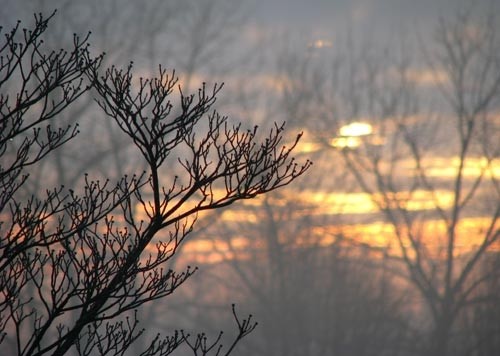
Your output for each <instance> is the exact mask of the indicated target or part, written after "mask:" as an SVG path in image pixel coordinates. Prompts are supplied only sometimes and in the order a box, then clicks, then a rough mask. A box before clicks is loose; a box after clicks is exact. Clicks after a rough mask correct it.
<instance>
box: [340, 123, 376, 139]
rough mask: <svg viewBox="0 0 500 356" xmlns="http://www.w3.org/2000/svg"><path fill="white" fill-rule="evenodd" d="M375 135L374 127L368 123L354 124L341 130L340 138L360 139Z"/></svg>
mask: <svg viewBox="0 0 500 356" xmlns="http://www.w3.org/2000/svg"><path fill="white" fill-rule="evenodd" d="M372 133H373V127H372V125H370V124H368V123H366V122H352V123H350V124H347V125H344V126H342V127H341V128H340V130H339V134H340V136H346V137H359V136H366V135H370V134H372Z"/></svg>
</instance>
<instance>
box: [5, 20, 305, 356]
mask: <svg viewBox="0 0 500 356" xmlns="http://www.w3.org/2000/svg"><path fill="white" fill-rule="evenodd" d="M52 16H53V15H51V16H49V17H47V18H44V17H43V16H42V15H36V16H35V24H34V26H33V28H32V29H29V30H28V29H21V27H20V24H18V25H17V26H16V27H15V28H13V29H12V30H11V31H10V32H7V33H4V38H5V40H4V42H3V43H2V44H1V46H0V156H1V161H0V162H1V163H0V188H1V189H0V216H1V218H0V332H1V334H0V345H1V348H2V349H4V350H9V352H10V354H18V355H49V354H50V355H64V354H67V353H68V352H72V353H76V354H78V355H96V354H97V355H122V354H124V353H125V352H126V351H127V350H128V349H129V347H130V346H131V345H132V344H133V343H134V341H136V340H137V338H138V337H140V336H141V334H142V333H143V330H142V329H140V328H139V327H138V320H137V315H138V312H137V311H138V308H140V307H141V305H143V304H145V303H148V302H150V301H153V300H156V299H160V298H165V297H168V296H169V295H171V294H172V293H174V292H175V290H176V289H177V288H178V287H180V286H181V285H182V284H183V283H184V282H185V281H186V280H187V279H188V278H189V277H190V276H191V275H192V274H193V273H195V271H196V268H192V267H187V268H186V269H185V270H183V271H180V272H179V271H173V270H171V269H169V268H168V267H166V266H167V262H168V261H169V260H170V259H171V258H172V257H173V256H174V255H175V254H176V253H177V252H178V247H179V246H180V245H181V244H182V242H183V241H184V240H185V239H186V237H187V236H188V235H189V233H190V232H191V231H192V229H193V226H194V224H195V222H196V219H197V216H198V214H200V213H202V212H203V211H205V210H211V209H217V208H221V207H224V206H227V205H230V204H232V203H233V202H236V201H238V200H241V199H251V198H254V197H256V196H258V195H260V194H264V193H267V192H269V191H272V190H275V189H277V188H279V187H282V186H284V185H287V184H289V183H290V182H291V181H293V180H294V179H295V178H297V177H298V176H300V175H301V174H303V173H304V172H305V171H306V170H307V169H308V167H309V166H310V162H309V161H306V162H305V163H304V164H297V163H296V162H295V161H294V159H293V158H292V157H291V152H292V150H293V148H294V147H295V144H296V143H297V141H298V140H299V138H300V135H299V136H298V137H297V138H296V140H295V141H294V142H292V144H291V145H290V147H285V146H283V142H282V141H283V130H284V125H276V126H275V127H274V129H273V130H271V131H270V132H269V133H268V134H267V136H266V138H265V139H264V140H263V141H262V142H260V141H259V140H258V138H257V134H258V133H257V128H255V129H252V130H244V129H243V128H242V127H241V126H239V125H236V126H234V125H232V124H230V122H229V121H228V118H227V117H224V116H221V115H219V114H218V113H217V112H215V111H214V110H213V105H214V103H215V101H216V96H217V94H218V93H219V91H220V89H221V86H217V85H216V86H214V87H212V88H208V87H207V86H205V85H204V86H203V87H202V88H200V89H199V90H198V92H197V93H196V95H184V94H183V93H182V91H181V90H180V88H179V99H178V100H177V101H176V100H174V99H172V97H173V96H174V95H173V94H174V92H175V91H176V88H177V87H178V82H177V80H176V77H175V73H172V74H169V73H167V72H166V71H165V70H164V69H163V68H161V67H160V69H159V75H158V77H156V78H152V79H144V78H140V79H139V80H138V81H137V80H135V78H134V77H133V73H132V66H129V67H128V68H126V69H118V68H115V67H111V68H109V69H107V70H103V71H102V72H101V71H100V66H101V61H102V58H103V56H97V57H93V56H92V55H91V53H90V50H89V48H88V37H83V38H81V37H78V36H76V35H75V36H74V41H73V45H72V47H71V48H70V49H68V50H60V51H53V50H50V49H47V48H46V47H45V46H44V43H43V35H44V32H45V31H46V30H47V26H48V23H49V21H50V20H51V18H52ZM2 31H3V29H2ZM88 90H94V91H95V93H96V95H97V99H96V100H97V102H98V103H99V105H100V107H101V108H102V109H103V111H104V113H105V114H106V115H103V119H106V120H113V122H114V123H115V124H116V125H118V126H119V127H120V128H121V129H122V131H123V132H124V133H125V134H126V135H127V136H128V137H129V139H130V140H132V142H133V143H134V145H135V147H136V148H137V149H138V151H139V152H140V154H141V157H142V159H143V160H144V161H145V162H146V163H147V170H146V171H143V172H131V174H130V175H125V176H123V177H122V178H121V179H119V180H118V181H117V182H114V183H113V182H111V181H109V180H100V179H92V178H91V176H90V175H85V177H84V180H83V187H81V188H78V187H74V188H72V189H70V188H68V187H64V186H60V187H56V188H52V189H47V190H46V192H45V194H44V195H43V196H40V195H35V194H32V195H31V196H28V197H26V195H25V194H20V188H21V187H23V185H24V184H25V183H26V182H27V181H28V180H29V173H28V169H29V167H30V166H32V165H34V164H37V163H38V162H40V161H41V160H43V159H50V156H48V155H49V154H50V153H51V152H52V151H54V150H56V149H58V148H60V147H61V146H62V145H65V144H67V143H68V141H71V140H72V139H73V138H75V136H76V135H77V134H78V133H79V130H78V126H67V127H58V121H57V119H58V115H59V114H60V113H61V112H62V111H63V110H65V109H66V108H67V107H69V106H70V105H71V104H72V103H74V102H75V101H76V100H77V99H78V98H79V97H80V96H81V95H82V94H83V93H85V92H87V91H88ZM177 157H179V158H177ZM173 165H175V166H176V168H175V169H173V168H172V167H173ZM166 166H168V167H166ZM167 169H168V170H167ZM169 172H176V173H175V174H173V175H171V176H168V177H165V176H163V174H165V173H169ZM179 172H181V173H179ZM164 184H167V185H166V186H165V185H164ZM232 311H233V315H234V318H235V321H236V323H237V330H236V336H235V338H234V339H233V340H232V341H230V342H229V345H228V347H227V348H224V349H222V335H219V337H218V338H216V339H215V340H213V341H208V340H207V338H206V336H205V335H204V334H199V335H197V336H189V335H187V334H186V333H185V332H183V331H178V332H175V333H174V334H173V335H170V336H166V337H160V336H157V337H156V338H155V339H153V340H152V341H151V342H150V344H149V346H147V347H146V349H145V350H144V351H143V352H142V353H141V355H168V354H170V353H172V352H173V351H174V350H176V349H177V348H178V347H179V346H180V345H181V344H184V345H186V346H187V347H188V349H191V350H192V352H193V353H194V354H196V355H207V354H211V353H213V354H217V355H219V354H229V353H230V352H231V351H232V350H233V349H234V347H235V345H236V343H237V342H239V341H240V340H241V339H242V338H243V337H245V336H246V335H248V334H249V333H250V332H251V331H252V330H253V329H254V328H255V326H256V324H255V323H254V322H253V321H252V320H251V318H250V317H249V318H247V319H241V318H240V317H239V316H238V315H237V313H236V311H235V308H234V306H233V310H232Z"/></svg>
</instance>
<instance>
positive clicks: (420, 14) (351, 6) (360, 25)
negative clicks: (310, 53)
mask: <svg viewBox="0 0 500 356" xmlns="http://www.w3.org/2000/svg"><path fill="white" fill-rule="evenodd" d="M495 3H496V5H498V4H499V3H500V1H498V0H476V1H470V0H468V1H467V0H308V1H307V0H268V1H257V6H256V17H255V20H256V21H257V22H258V23H259V24H260V25H268V26H270V27H277V28H280V29H282V30H285V31H294V30H296V31H300V32H301V33H303V34H311V35H318V36H329V35H330V36H331V35H333V34H334V33H335V32H338V31H345V30H346V29H347V28H350V29H351V30H354V32H355V33H356V35H358V36H361V37H363V35H367V36H373V35H380V34H383V35H391V34H394V32H398V31H401V29H402V28H403V31H414V30H415V28H416V26H418V27H419V28H424V29H426V28H429V27H432V25H433V24H435V22H436V20H437V17H438V16H439V15H446V13H448V12H454V11H456V10H457V9H458V8H460V7H463V6H464V4H465V5H466V6H473V7H479V6H481V7H484V6H490V5H491V4H495ZM471 4H472V5H471Z"/></svg>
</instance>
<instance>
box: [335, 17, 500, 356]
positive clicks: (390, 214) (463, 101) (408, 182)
mask: <svg viewBox="0 0 500 356" xmlns="http://www.w3.org/2000/svg"><path fill="white" fill-rule="evenodd" d="M496 23H497V22H496V21H495V15H494V13H491V14H489V15H488V16H487V17H481V18H479V19H478V18H475V17H474V14H473V13H472V12H471V11H465V12H461V13H459V14H458V16H457V17H456V18H455V19H453V20H451V21H449V20H441V21H440V23H439V26H438V29H437V32H436V37H435V42H434V44H433V45H426V48H427V52H426V53H427V58H426V59H427V60H426V61H425V62H424V63H425V64H426V66H427V69H428V72H427V73H430V75H432V78H433V80H434V84H435V87H434V88H435V89H436V90H437V91H438V92H439V93H441V94H442V98H444V101H442V102H437V103H436V102H435V103H434V105H439V107H440V108H441V113H442V114H441V115H436V114H434V115H432V114H428V113H427V112H425V111H423V110H422V109H421V104H422V103H429V97H428V96H427V97H425V96H422V95H421V94H422V92H419V88H418V80H420V79H421V77H422V76H423V75H424V70H423V69H422V68H420V69H415V66H414V65H415V63H412V62H411V61H409V60H408V58H409V57H410V56H406V59H405V58H403V59H401V60H400V61H399V64H398V65H396V66H395V67H393V68H392V70H391V71H390V72H389V71H388V68H387V65H385V64H383V62H381V61H377V60H375V59H373V58H372V59H370V58H366V59H365V62H364V63H365V66H363V67H361V68H362V69H361V70H359V71H358V72H357V73H356V74H355V75H354V78H353V79H352V80H351V81H350V82H351V83H354V84H355V87H354V90H356V91H357V92H358V93H359V94H358V96H356V98H358V99H359V100H357V101H354V99H353V107H352V108H353V109H352V112H353V113H354V115H352V116H351V117H352V119H351V120H352V121H356V118H357V117H359V116H360V115H359V114H360V113H361V114H365V115H367V117H368V118H369V119H368V122H369V123H371V124H372V125H373V127H374V130H375V132H374V133H373V134H372V136H366V137H365V138H359V137H356V138H354V139H356V140H360V146H359V147H357V148H354V149H352V147H351V148H349V147H344V149H343V150H341V156H342V157H344V159H345V163H346V167H347V168H348V169H349V170H350V172H351V173H352V174H353V176H354V178H355V179H356V181H357V182H358V184H359V187H360V188H361V189H362V190H363V191H364V192H366V193H368V194H370V196H372V197H373V202H374V204H376V206H377V207H378V209H379V210H380V212H381V213H382V214H383V215H384V217H385V219H386V221H387V222H389V223H390V224H391V225H392V227H393V229H394V238H395V241H396V243H397V247H398V249H399V254H400V256H401V262H402V264H403V265H404V266H405V267H406V269H407V274H408V275H407V278H408V280H409V282H410V283H411V284H412V285H413V286H414V287H415V288H416V290H418V292H419V293H420V294H421V296H422V298H423V301H424V304H425V307H426V308H427V310H428V311H429V313H430V316H431V318H432V331H431V332H430V336H429V341H428V351H427V352H428V353H427V354H429V355H446V354H459V353H460V352H461V351H460V346H459V345H461V343H460V342H455V340H456V339H455V335H461V332H460V330H458V323H457V321H458V318H459V316H460V315H461V313H463V312H465V311H466V310H467V309H469V308H470V306H472V305H475V304H476V303H477V302H479V301H480V300H481V299H483V298H486V297H487V298H491V296H487V295H483V292H484V291H485V289H483V287H482V286H484V285H488V284H490V283H493V282H492V281H493V279H494V278H497V277H496V276H495V274H484V273H481V270H480V265H481V263H482V262H483V261H484V260H485V258H487V257H488V255H489V254H490V251H492V248H493V247H494V246H495V245H496V244H498V239H499V237H500V232H499V225H498V218H499V213H500V195H499V192H500V189H499V188H500V187H499V183H498V177H497V173H496V172H495V171H494V169H493V165H494V162H495V161H496V160H498V154H499V146H498V116H497V112H498V104H499V97H500V63H499V61H498V56H497V54H498V51H499V49H500V47H499V45H500V42H499V38H498V27H497V25H496ZM429 48H430V49H429ZM381 63H382V64H381ZM424 68H425V67H424ZM388 73H391V75H388ZM427 90H429V89H428V88H427ZM431 90H432V89H431ZM433 93H436V91H434V92H433ZM424 94H425V93H424ZM435 97H436V96H435ZM445 105H447V106H445ZM381 140H382V141H383V142H381ZM437 154H439V156H440V157H442V158H441V159H443V160H447V164H446V165H447V166H448V167H449V168H448V169H449V172H450V173H449V178H448V179H446V180H443V179H442V178H441V177H438V176H436V175H435V174H434V173H433V172H435V169H436V163H435V159H436V158H435V157H436V155H437ZM422 200H424V201H426V203H425V204H426V206H425V207H423V208H422V207H418V206H419V205H421V204H422V203H421V202H422ZM467 219H472V220H474V221H475V226H474V227H470V228H468V227H467V226H466V224H465V221H466V220H467ZM472 236H475V237H474V241H472V238H473V237H472ZM466 246H467V247H466ZM468 337H470V335H468ZM452 340H453V341H452ZM457 340H459V339H457ZM455 345H456V346H457V347H455Z"/></svg>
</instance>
